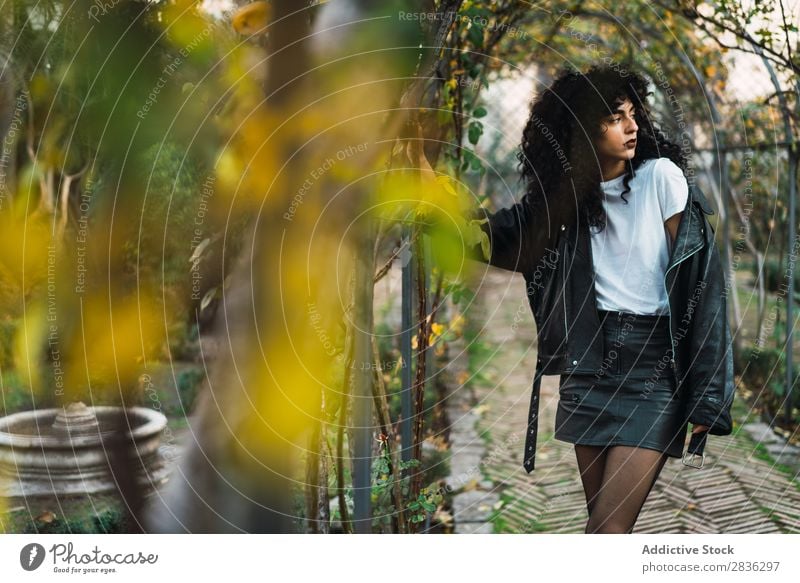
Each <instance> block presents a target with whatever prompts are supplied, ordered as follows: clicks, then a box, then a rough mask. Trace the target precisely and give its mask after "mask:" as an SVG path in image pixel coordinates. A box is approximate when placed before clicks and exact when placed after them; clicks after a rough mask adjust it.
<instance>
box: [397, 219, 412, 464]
mask: <svg viewBox="0 0 800 583" xmlns="http://www.w3.org/2000/svg"><path fill="white" fill-rule="evenodd" d="M402 244H403V251H402V252H401V254H400V261H401V264H402V266H403V278H402V305H401V310H402V315H401V320H400V327H401V331H400V355H401V357H402V359H403V368H402V370H401V375H400V380H401V392H400V406H401V414H402V419H401V420H400V445H401V454H402V459H403V461H408V460H409V459H411V415H412V400H411V374H412V366H411V365H412V361H411V326H412V323H411V322H412V319H411V311H412V305H413V304H412V302H413V300H414V296H413V293H412V292H413V290H414V254H413V253H412V252H411V228H410V227H409V226H408V225H406V224H404V225H403V243H402Z"/></svg>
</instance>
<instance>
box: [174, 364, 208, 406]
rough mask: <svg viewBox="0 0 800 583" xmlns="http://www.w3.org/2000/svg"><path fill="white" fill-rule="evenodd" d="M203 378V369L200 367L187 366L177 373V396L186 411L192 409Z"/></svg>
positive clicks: (204, 375) (204, 376)
mask: <svg viewBox="0 0 800 583" xmlns="http://www.w3.org/2000/svg"><path fill="white" fill-rule="evenodd" d="M205 378H206V373H205V370H203V369H201V368H188V369H186V370H183V371H181V373H180V374H179V375H178V398H179V399H180V402H181V407H183V411H186V412H187V413H188V412H190V411H191V410H192V407H193V406H194V402H195V399H197V394H198V392H199V390H200V386H201V385H202V382H203V379H205Z"/></svg>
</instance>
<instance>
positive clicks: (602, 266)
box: [590, 158, 689, 314]
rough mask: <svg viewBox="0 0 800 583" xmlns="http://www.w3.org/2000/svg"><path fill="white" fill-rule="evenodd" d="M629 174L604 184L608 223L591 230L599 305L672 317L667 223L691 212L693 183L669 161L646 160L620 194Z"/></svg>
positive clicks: (618, 309)
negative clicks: (666, 277) (666, 282)
mask: <svg viewBox="0 0 800 583" xmlns="http://www.w3.org/2000/svg"><path fill="white" fill-rule="evenodd" d="M624 178H625V175H624V174H623V175H622V176H618V177H617V178H614V179H612V180H608V181H606V182H601V183H600V187H601V189H602V191H603V193H604V201H603V206H604V207H605V210H606V215H607V221H606V226H605V228H604V229H603V230H602V231H600V232H599V233H598V232H597V229H596V228H594V227H592V228H590V233H591V242H592V256H593V261H594V270H595V291H596V295H597V307H598V308H599V309H601V310H613V311H619V312H632V313H634V314H667V313H668V312H669V307H668V303H667V301H668V299H667V291H666V289H664V271H665V270H666V267H667V262H668V261H669V257H670V253H671V250H672V249H671V248H672V243H671V240H670V237H669V232H668V231H667V228H666V226H665V225H664V221H666V220H667V219H668V218H670V217H671V216H672V215H674V214H675V213H680V212H681V211H683V210H684V209H685V208H686V202H687V200H688V197H689V184H688V183H687V182H686V178H685V177H684V175H683V172H682V171H681V169H680V167H678V166H677V165H676V164H675V163H674V162H673V161H672V160H670V159H669V158H653V159H650V160H646V161H645V162H644V163H642V165H641V166H639V168H637V170H636V174H635V176H634V177H633V178H632V179H631V181H630V189H631V190H630V192H628V193H626V194H625V198H626V199H627V201H628V202H627V204H626V203H625V201H623V200H622V197H621V196H620V194H621V193H622V190H623V184H622V183H623V180H624Z"/></svg>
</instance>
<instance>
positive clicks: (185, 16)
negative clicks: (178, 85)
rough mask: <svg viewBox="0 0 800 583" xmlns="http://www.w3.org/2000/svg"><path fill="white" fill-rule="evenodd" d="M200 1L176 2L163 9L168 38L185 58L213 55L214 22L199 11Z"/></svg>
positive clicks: (186, 0) (184, 0)
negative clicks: (212, 33) (212, 32)
mask: <svg viewBox="0 0 800 583" xmlns="http://www.w3.org/2000/svg"><path fill="white" fill-rule="evenodd" d="M197 4H198V0H175V3H174V4H170V5H168V6H165V7H164V8H163V11H164V12H163V15H164V22H163V24H164V25H165V28H166V29H167V33H168V38H169V39H170V40H171V41H172V42H173V44H174V45H175V46H176V47H177V48H178V50H179V52H180V54H181V56H182V57H184V58H189V57H192V56H198V57H201V58H203V57H208V56H210V55H212V54H213V45H212V40H211V39H212V35H211V30H212V26H213V22H212V21H211V20H210V19H208V18H206V17H205V16H203V14H202V13H201V12H200V11H199V10H197Z"/></svg>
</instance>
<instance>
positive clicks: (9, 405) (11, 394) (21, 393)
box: [0, 369, 45, 415]
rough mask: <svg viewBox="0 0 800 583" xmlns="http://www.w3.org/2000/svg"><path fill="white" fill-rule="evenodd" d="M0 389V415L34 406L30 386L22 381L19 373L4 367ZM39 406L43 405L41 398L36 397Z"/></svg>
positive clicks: (27, 409)
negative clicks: (0, 398)
mask: <svg viewBox="0 0 800 583" xmlns="http://www.w3.org/2000/svg"><path fill="white" fill-rule="evenodd" d="M0 383H2V386H0V390H2V402H0V407H2V408H0V415H10V414H12V413H17V412H19V411H30V410H31V409H33V406H34V395H33V392H32V391H31V389H30V387H28V386H26V385H25V383H23V381H22V379H21V378H20V377H19V375H18V374H17V373H16V372H15V371H13V370H9V369H4V370H3V373H2V378H0ZM36 404H37V405H38V406H39V407H42V406H45V404H44V403H42V402H41V400H39V399H37V400H36Z"/></svg>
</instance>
